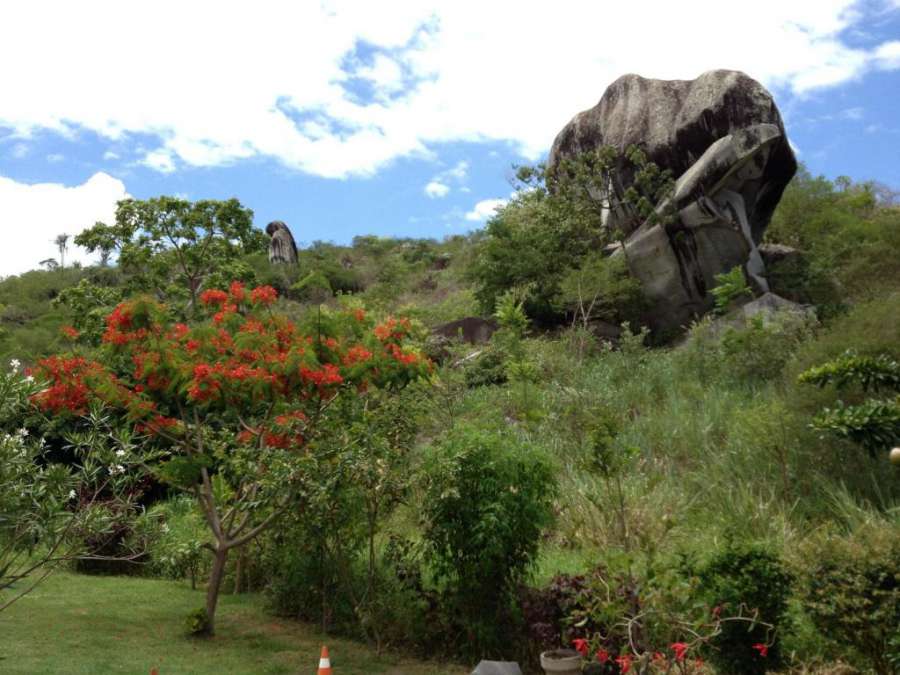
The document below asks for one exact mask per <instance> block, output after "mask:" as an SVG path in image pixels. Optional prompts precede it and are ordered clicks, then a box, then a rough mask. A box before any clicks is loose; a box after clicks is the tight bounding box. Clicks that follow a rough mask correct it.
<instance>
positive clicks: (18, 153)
mask: <svg viewBox="0 0 900 675" xmlns="http://www.w3.org/2000/svg"><path fill="white" fill-rule="evenodd" d="M28 153H29V150H28V146H27V145H25V144H24V143H16V144H15V145H14V146H13V147H12V150H10V152H9V154H11V155H12V156H13V157H14V158H15V159H23V158H25V157H27V156H28Z"/></svg>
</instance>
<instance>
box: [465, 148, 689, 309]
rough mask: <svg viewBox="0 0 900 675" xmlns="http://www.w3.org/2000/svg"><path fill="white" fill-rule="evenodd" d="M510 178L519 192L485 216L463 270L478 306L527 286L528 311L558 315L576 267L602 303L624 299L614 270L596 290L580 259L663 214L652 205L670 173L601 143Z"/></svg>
mask: <svg viewBox="0 0 900 675" xmlns="http://www.w3.org/2000/svg"><path fill="white" fill-rule="evenodd" d="M517 178H518V180H519V181H520V184H521V187H520V189H519V191H518V192H517V193H516V194H515V195H514V196H513V198H512V200H511V201H510V202H509V204H507V205H506V206H505V207H503V208H502V209H501V210H500V211H499V212H498V213H497V215H496V216H494V217H493V218H491V219H490V220H489V221H488V223H487V226H486V227H485V236H484V237H483V239H482V240H481V242H480V244H479V248H478V253H477V257H476V259H475V261H474V262H473V264H472V266H471V267H470V269H469V275H470V277H471V278H472V280H473V281H474V282H475V285H476V291H475V295H476V298H477V299H478V301H479V303H480V304H481V307H482V310H483V311H485V312H493V311H494V310H495V307H496V303H497V300H498V298H499V297H500V296H502V295H503V293H504V292H506V290H507V289H509V288H514V287H528V288H529V295H528V298H527V300H526V303H525V309H526V311H527V313H528V315H529V316H530V317H532V318H534V319H536V320H541V321H548V320H558V319H559V318H560V317H561V315H562V314H563V313H564V310H565V309H567V307H566V303H565V302H564V299H565V298H568V299H570V300H571V299H576V300H577V298H578V296H579V290H578V284H579V277H578V274H577V271H578V270H584V274H583V275H582V277H583V278H582V280H581V281H582V285H584V284H587V282H588V281H590V282H592V283H590V284H589V285H590V286H591V290H592V291H593V292H592V293H591V296H592V297H593V296H595V295H598V294H599V293H600V291H601V290H602V291H603V292H604V293H608V295H607V298H606V299H607V301H609V300H613V299H616V298H617V296H618V295H620V294H622V293H623V292H624V293H625V295H626V297H627V298H628V299H630V298H631V296H632V295H633V292H634V289H633V287H631V286H629V285H627V284H626V285H624V287H623V284H622V283H621V279H620V278H618V279H617V278H616V277H621V272H622V270H621V269H619V270H618V273H614V274H610V275H609V276H611V277H613V280H614V281H615V282H616V283H615V284H614V285H613V288H610V289H609V290H608V291H607V290H606V289H599V288H597V286H596V283H602V282H604V281H606V279H604V278H603V275H602V274H600V275H599V277H598V276H597V275H595V274H593V270H591V267H592V263H591V261H589V260H588V261H586V260H585V259H586V258H587V257H588V256H596V255H598V252H599V251H602V249H603V248H604V247H605V246H606V245H608V244H610V242H613V241H616V240H620V239H621V238H622V237H623V236H625V235H627V234H630V233H631V232H632V231H633V230H634V229H636V227H637V226H638V225H639V224H640V223H642V222H648V221H649V222H657V221H660V222H661V221H663V220H666V219H667V218H669V217H670V214H669V213H668V212H667V211H666V210H665V209H664V210H662V211H660V212H659V213H657V211H656V210H655V205H656V204H658V203H659V202H660V201H663V200H664V198H665V196H666V195H668V194H669V193H670V192H671V189H672V185H673V183H672V179H671V175H669V174H668V173H667V172H663V171H660V170H659V168H658V167H656V166H655V165H654V164H652V163H650V162H648V161H647V159H646V156H645V155H644V154H643V153H642V152H641V151H640V150H638V149H636V148H629V149H628V150H627V151H626V152H625V153H624V154H622V155H619V154H618V153H617V152H616V151H615V150H613V149H612V148H609V147H603V148H599V149H598V150H596V151H595V152H591V153H585V154H583V155H581V156H579V157H577V158H574V159H570V160H566V161H565V162H563V163H561V165H560V166H559V167H558V168H557V171H556V172H555V173H554V174H553V175H552V176H550V175H548V174H547V171H546V169H545V167H543V166H540V165H539V166H534V167H521V168H520V169H519V170H518V173H517ZM610 186H614V187H613V189H610ZM573 275H575V276H574V278H573ZM588 277H590V278H588ZM573 291H574V293H573ZM582 293H583V291H582ZM573 295H574V297H573ZM568 309H570V310H571V309H574V308H572V307H568Z"/></svg>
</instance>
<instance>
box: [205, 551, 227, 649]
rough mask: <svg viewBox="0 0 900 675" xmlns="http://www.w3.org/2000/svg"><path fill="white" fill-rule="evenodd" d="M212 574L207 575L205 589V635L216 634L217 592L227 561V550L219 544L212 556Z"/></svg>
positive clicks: (220, 585)
mask: <svg viewBox="0 0 900 675" xmlns="http://www.w3.org/2000/svg"><path fill="white" fill-rule="evenodd" d="M213 555H214V558H213V566H212V573H211V574H210V575H209V585H208V586H207V587H206V621H207V624H206V634H207V635H215V633H216V628H215V626H216V624H215V619H216V605H217V604H218V602H219V590H220V589H221V587H222V578H223V577H224V576H225V563H226V562H227V560H228V549H227V548H225V547H224V546H223V545H222V544H221V543H219V545H218V546H217V547H216V550H215V553H214V554H213Z"/></svg>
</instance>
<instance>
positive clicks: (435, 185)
mask: <svg viewBox="0 0 900 675" xmlns="http://www.w3.org/2000/svg"><path fill="white" fill-rule="evenodd" d="M468 175H469V163H468V162H467V161H466V160H464V159H463V160H460V161H458V162H457V163H456V164H455V165H453V166H452V167H451V168H449V169H447V170H446V171H441V172H440V173H439V174H438V175H436V176H435V177H434V178H432V179H431V182H430V183H428V185H426V186H425V194H426V195H428V196H429V197H431V198H432V199H436V198H441V197H446V196H447V195H448V194H449V193H450V186H449V185H448V183H457V184H459V185H461V184H462V183H463V182H464V181H465V180H466V177H467V176H468ZM459 189H460V190H461V191H462V192H468V191H469V189H468V188H466V187H465V186H462V187H460V188H459Z"/></svg>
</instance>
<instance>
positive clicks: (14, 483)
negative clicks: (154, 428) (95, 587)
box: [0, 359, 143, 612]
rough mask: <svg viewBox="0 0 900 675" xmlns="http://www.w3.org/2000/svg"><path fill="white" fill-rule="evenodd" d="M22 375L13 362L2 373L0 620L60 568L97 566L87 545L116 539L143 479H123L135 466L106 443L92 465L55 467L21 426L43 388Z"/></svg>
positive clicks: (88, 461) (85, 461) (83, 461)
mask: <svg viewBox="0 0 900 675" xmlns="http://www.w3.org/2000/svg"><path fill="white" fill-rule="evenodd" d="M19 367H20V364H19V362H18V361H17V360H15V359H13V360H12V362H11V363H10V370H8V371H5V372H0V612H2V611H3V610H4V609H6V608H7V607H9V606H10V605H12V604H13V603H14V602H16V601H17V600H19V599H20V598H21V597H23V596H25V595H27V594H28V593H30V592H31V591H32V590H34V588H36V587H37V585H38V584H40V583H41V582H42V581H43V580H44V579H46V578H47V577H48V576H49V575H50V574H52V573H53V572H54V571H55V570H56V569H57V568H58V567H59V566H60V565H62V564H65V563H66V562H69V561H73V560H79V559H81V560H83V559H86V558H91V559H96V558H97V557H98V556H96V555H95V554H94V552H92V551H89V550H87V547H86V546H85V543H86V542H87V541H88V540H90V541H93V542H97V543H104V542H107V541H109V540H110V539H111V537H113V536H114V532H113V526H114V523H113V520H114V518H113V516H112V514H114V513H117V512H119V513H121V512H123V511H127V510H128V509H129V507H130V506H131V496H132V495H133V494H134V490H133V484H134V481H135V480H136V481H140V480H141V478H143V476H142V474H141V473H140V469H139V467H134V468H135V470H134V471H131V472H129V473H130V474H131V476H130V477H129V476H126V475H124V474H125V467H126V466H128V467H132V464H131V462H130V460H129V459H128V458H127V457H122V456H119V455H117V454H116V451H115V450H114V449H112V448H111V447H110V444H109V443H107V442H105V441H106V440H107V439H103V440H101V441H100V442H99V443H98V444H97V446H98V448H97V451H96V452H95V453H94V456H93V457H91V458H86V457H83V456H80V455H78V456H77V459H78V460H79V461H78V462H77V463H76V464H73V465H70V466H67V465H63V464H60V463H57V462H54V461H52V459H51V457H50V456H49V453H48V450H49V448H48V447H47V446H46V445H45V443H44V439H43V438H42V437H39V436H38V437H36V436H35V435H34V434H32V433H31V432H30V431H29V429H28V427H26V426H24V421H25V420H27V419H28V417H29V413H30V412H31V409H30V405H29V399H30V398H31V397H33V396H35V395H38V392H39V390H40V385H39V384H38V383H37V382H36V381H35V379H34V378H33V377H32V376H31V375H25V376H23V375H22V373H21V372H20V369H19ZM120 469H121V470H120ZM132 479H133V480H132ZM138 555H139V554H138V553H136V554H135V555H132V556H128V555H127V554H126V555H123V556H122V557H126V558H128V557H130V558H132V559H133V558H136V557H138ZM118 559H121V557H120V558H118Z"/></svg>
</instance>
